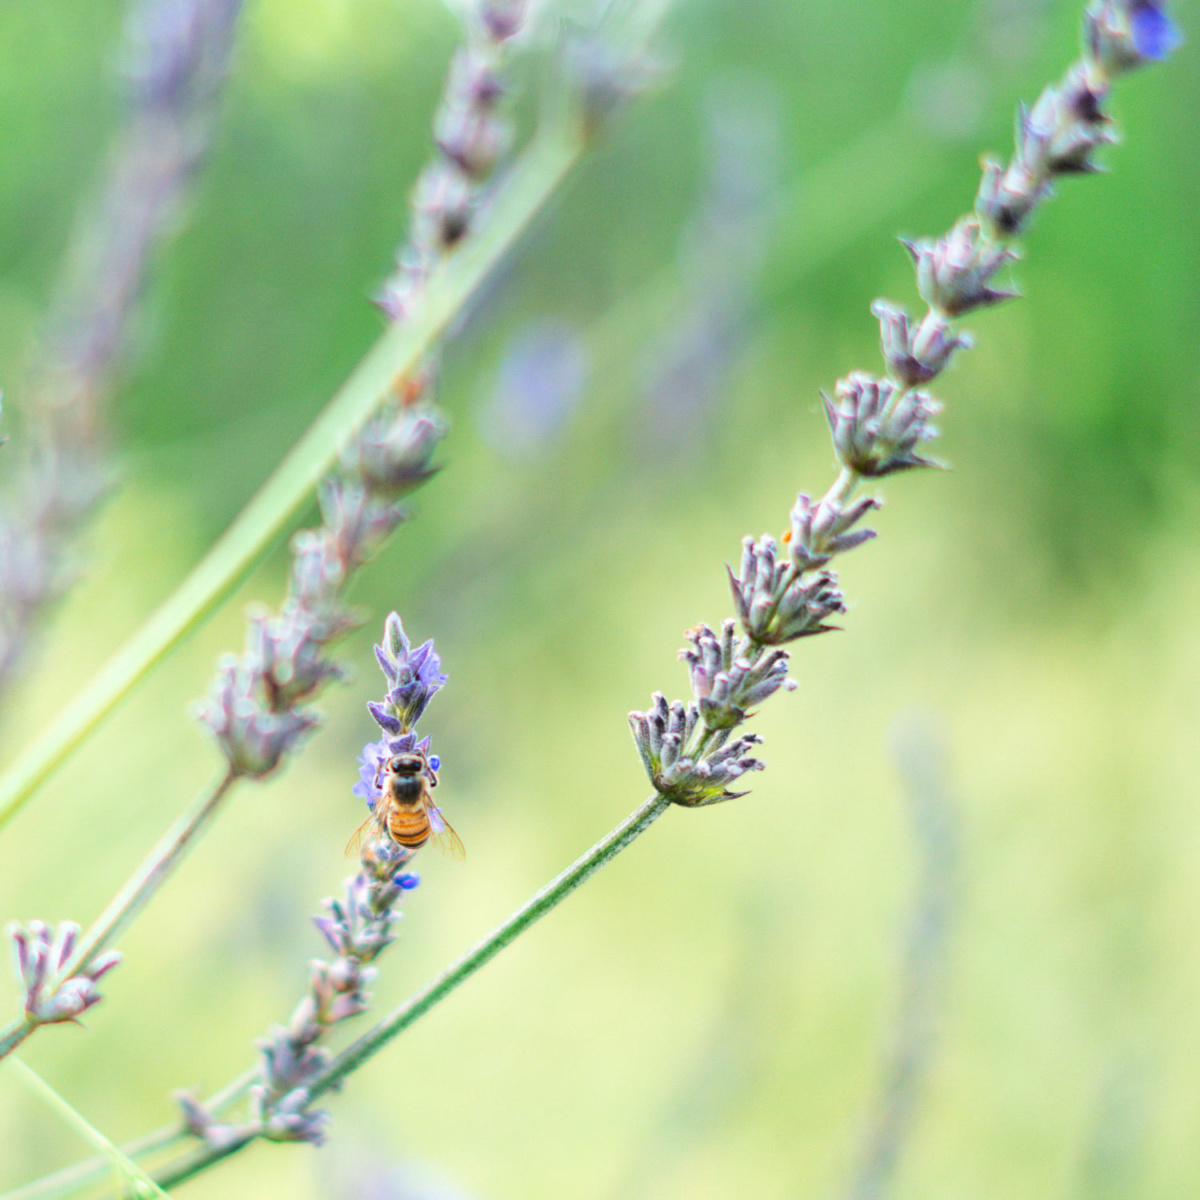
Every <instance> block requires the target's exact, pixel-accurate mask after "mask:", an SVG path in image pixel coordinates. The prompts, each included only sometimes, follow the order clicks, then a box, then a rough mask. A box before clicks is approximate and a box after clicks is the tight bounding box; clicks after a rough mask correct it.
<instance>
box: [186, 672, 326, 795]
mask: <svg viewBox="0 0 1200 1200" xmlns="http://www.w3.org/2000/svg"><path fill="white" fill-rule="evenodd" d="M266 691H267V689H266V684H265V680H264V677H263V674H262V671H261V669H260V667H259V665H258V664H257V663H256V662H255V661H253V660H252V659H250V658H243V659H242V660H240V661H239V660H238V659H236V658H234V656H233V655H223V656H222V658H221V659H220V660H219V661H218V664H217V674H216V677H215V678H214V680H213V683H212V687H211V688H210V690H209V696H208V700H207V701H205V702H204V703H203V704H201V705H200V706H199V708H198V709H197V712H196V715H197V718H198V719H199V721H200V722H201V723H202V724H203V725H206V726H207V727H208V730H209V732H210V733H211V734H212V735H213V737H214V738H216V741H217V744H218V746H220V748H221V751H222V753H223V754H224V755H225V758H226V760H227V761H228V763H229V765H230V767H231V768H232V769H233V771H234V772H235V773H236V774H238V775H248V776H252V777H254V778H259V779H261V778H262V777H263V776H264V775H268V774H270V773H271V772H272V771H274V770H275V768H276V767H278V766H279V764H280V762H282V760H283V758H284V756H285V755H286V754H287V753H288V752H289V751H291V750H293V749H294V748H295V747H296V745H297V744H298V743H299V742H300V740H301V739H302V738H303V737H304V736H305V735H306V734H307V733H309V732H310V731H311V730H312V729H313V728H315V727H316V726H317V725H318V724H319V723H320V718H319V717H318V716H317V715H316V714H315V713H313V712H310V711H306V710H301V711H295V710H285V711H284V712H272V711H271V710H270V708H269V707H268V706H267V701H266Z"/></svg>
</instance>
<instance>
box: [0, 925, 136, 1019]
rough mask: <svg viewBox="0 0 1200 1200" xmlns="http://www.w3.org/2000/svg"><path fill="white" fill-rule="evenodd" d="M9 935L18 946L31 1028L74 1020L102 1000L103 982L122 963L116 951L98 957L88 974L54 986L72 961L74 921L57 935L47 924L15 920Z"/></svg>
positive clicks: (85, 973)
mask: <svg viewBox="0 0 1200 1200" xmlns="http://www.w3.org/2000/svg"><path fill="white" fill-rule="evenodd" d="M8 934H9V936H10V937H11V938H12V939H13V941H14V942H15V943H16V947H17V970H18V973H19V974H20V976H21V984H22V986H23V987H24V988H25V1019H26V1021H28V1022H29V1024H30V1025H52V1024H54V1023H55V1022H57V1021H74V1020H76V1019H77V1018H78V1017H79V1015H80V1013H82V1012H85V1011H86V1010H87V1009H89V1008H91V1007H92V1005H93V1004H96V1003H98V1002H99V1001H100V999H101V996H100V989H99V988H98V987H97V986H96V985H97V984H98V983H99V982H100V979H101V978H102V977H103V976H104V975H106V974H107V973H108V972H109V971H111V970H112V969H113V967H115V966H116V965H117V964H118V963H119V962H120V961H121V955H120V954H119V953H118V952H117V951H116V950H109V951H108V952H107V953H106V954H101V955H99V956H98V957H97V958H96V960H95V961H94V962H93V963H92V965H91V966H90V967H88V969H87V970H86V971H84V972H83V973H82V974H80V975H73V976H71V978H70V979H64V980H63V981H62V982H61V983H57V984H56V983H55V982H54V981H55V976H56V974H57V973H58V972H59V971H61V970H62V969H63V968H64V967H65V966H66V965H67V963H68V961H69V960H70V958H71V952H72V951H73V950H74V949H75V942H76V940H77V939H78V937H79V926H78V925H76V924H75V922H74V921H63V922H62V923H61V924H60V925H59V927H58V932H57V934H55V932H54V930H52V929H51V927H50V926H49V925H47V924H46V923H45V922H44V921H30V923H29V924H28V926H23V925H20V924H18V923H17V922H16V921H14V922H13V923H12V924H10V925H9V927H8Z"/></svg>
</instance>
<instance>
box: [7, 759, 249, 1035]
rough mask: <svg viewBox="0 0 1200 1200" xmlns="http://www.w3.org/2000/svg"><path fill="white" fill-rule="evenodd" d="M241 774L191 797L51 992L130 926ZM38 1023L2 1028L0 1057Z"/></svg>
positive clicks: (50, 987) (224, 775)
mask: <svg viewBox="0 0 1200 1200" xmlns="http://www.w3.org/2000/svg"><path fill="white" fill-rule="evenodd" d="M236 779H237V776H236V775H235V774H234V773H233V771H231V770H226V771H224V772H223V773H222V774H221V775H219V776H218V777H217V778H216V779H215V780H213V782H212V783H211V784H209V786H208V787H206V788H205V789H204V790H203V791H202V792H201V793H200V794H199V795H198V796H197V797H196V798H195V799H194V800H193V801H192V803H191V804H190V805H189V806H188V808H187V809H186V811H185V812H184V813H183V814H182V815H181V816H180V817H179V819H178V820H177V821H176V822H175V824H174V825H172V826H171V828H170V829H168V830H167V832H166V833H165V834H163V836H162V838H161V840H160V841H159V843H158V845H157V846H155V847H154V849H153V850H151V851H150V853H149V854H148V855H147V856H146V857H145V859H144V860H143V861H142V865H141V866H140V867H138V869H137V870H136V871H135V872H134V873H133V874H132V875H131V876H130V877H129V879H128V880H127V881H126V883H125V886H124V887H122V888H121V890H120V891H119V892H118V893H117V894H116V895H115V896H114V897H113V898H112V900H111V901H110V903H109V905H108V907H107V908H106V909H105V910H104V911H103V912H102V913H101V914H100V915H99V916H98V917H97V918H96V920H95V921H93V922H92V924H91V927H90V928H89V929H88V931H87V932H86V933H85V934H84V935H83V937H82V938H81V939H80V941H79V945H78V947H77V948H76V950H75V953H74V954H73V955H72V956H71V959H70V961H69V962H68V963H67V964H66V966H64V967H63V968H62V970H61V971H59V972H58V973H57V975H56V976H55V977H54V978H53V979H50V980H48V981H47V983H46V992H47V994H52V993H53V992H54V989H55V988H56V987H57V986H58V985H59V984H60V983H62V982H63V981H64V980H66V979H70V978H71V976H73V975H79V974H81V973H82V972H84V971H86V970H87V968H88V967H89V966H91V965H92V963H93V962H95V960H96V957H97V956H98V955H99V954H100V953H102V952H103V951H104V950H105V949H107V948H108V947H109V946H111V945H112V944H113V943H114V942H115V941H116V940H117V938H118V937H120V935H121V934H122V933H124V932H125V930H126V929H127V928H128V927H129V925H130V923H131V922H132V921H133V919H134V918H135V917H136V916H137V915H138V913H139V912H141V910H142V909H143V908H144V907H145V906H146V904H147V903H148V902H149V900H150V898H151V897H152V896H153V895H154V893H155V892H157V891H158V889H159V888H160V887H161V886H162V885H163V884H164V883H165V882H166V880H167V878H168V877H169V876H170V875H171V873H172V872H173V871H174V870H175V868H176V867H177V866H178V865H179V864H180V862H182V860H183V857H184V855H185V854H186V853H187V852H188V850H189V849H191V846H192V844H193V843H194V842H195V841H196V839H197V838H198V837H199V836H200V834H201V833H202V832H203V831H204V829H205V828H206V827H207V825H208V824H209V822H210V821H211V820H212V819H213V817H214V816H215V815H216V813H217V810H218V809H219V808H220V807H221V802H222V800H224V798H225V796H226V795H227V794H228V793H229V790H230V788H231V787H232V786H233V784H234V781H235V780H236ZM36 1028H37V1026H36V1025H31V1024H30V1023H29V1022H28V1021H27V1020H26V1019H25V1018H19V1019H18V1020H16V1021H13V1022H12V1023H11V1024H10V1025H8V1026H7V1027H6V1028H5V1029H4V1030H3V1031H0V1058H3V1057H4V1056H5V1055H6V1054H9V1053H11V1052H12V1051H13V1050H15V1049H16V1048H17V1046H19V1045H20V1044H21V1042H23V1041H24V1040H25V1039H26V1038H27V1037H28V1036H29V1035H30V1034H31V1033H32V1032H33V1031H34V1029H36Z"/></svg>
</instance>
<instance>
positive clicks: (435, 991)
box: [154, 793, 670, 1187]
mask: <svg viewBox="0 0 1200 1200" xmlns="http://www.w3.org/2000/svg"><path fill="white" fill-rule="evenodd" d="M669 804H670V801H668V800H666V799H664V798H663V797H662V796H660V795H658V793H655V794H654V795H653V796H651V797H650V798H649V799H648V800H646V801H645V802H644V803H643V804H642V805H641V806H640V807H639V808H637V809H635V810H634V811H633V812H632V813H630V814H629V816H628V817H626V818H625V820H624V821H622V822H621V824H620V825H618V826H616V828H615V829H612V830H610V831H609V832H608V833H607V834H605V836H604V837H602V838H601V839H600V841H598V842H597V843H596V844H595V845H594V846H593V847H592V848H591V849H590V850H588V851H587V853H585V854H583V855H581V856H580V857H579V858H577V859H576V860H575V861H574V862H573V863H572V864H571V865H570V866H569V867H567V868H566V870H564V871H563V872H561V873H560V874H559V875H557V876H555V877H554V879H552V880H551V881H550V882H549V883H548V884H546V886H545V887H543V888H542V889H541V890H540V891H538V892H536V893H535V894H534V895H533V896H531V897H530V898H529V899H528V900H527V901H526V902H525V903H524V904H523V905H521V907H520V908H518V909H517V910H516V912H514V913H513V914H512V915H511V916H510V917H509V918H508V919H507V920H505V921H504V922H502V923H501V924H500V925H497V926H496V928H495V929H493V930H492V932H491V933H489V934H488V935H487V937H485V938H483V939H482V940H481V941H480V942H478V943H477V944H476V945H475V946H474V947H472V948H471V949H470V950H468V951H467V953H466V954H464V955H463V956H462V957H461V958H460V959H458V961H457V962H454V963H451V965H450V966H448V967H447V968H446V969H445V970H444V971H443V972H442V973H441V974H440V975H439V976H437V978H436V979H433V980H432V981H431V982H429V983H428V984H426V985H425V987H423V988H422V989H421V990H420V991H419V992H417V993H416V994H415V995H413V996H410V997H409V998H408V999H407V1000H405V1001H404V1003H403V1004H401V1005H399V1007H397V1008H394V1009H393V1010H392V1011H391V1012H390V1013H388V1015H387V1016H386V1017H384V1018H383V1020H381V1021H380V1022H379V1023H378V1024H377V1025H375V1026H374V1028H372V1029H370V1030H368V1031H367V1032H366V1033H364V1034H363V1035H362V1037H360V1038H359V1039H358V1040H357V1041H355V1042H352V1043H351V1044H350V1045H349V1046H347V1047H346V1049H345V1050H343V1051H342V1052H341V1053H340V1054H339V1055H337V1057H336V1058H334V1059H333V1060H332V1061H331V1062H330V1063H329V1064H328V1065H327V1066H326V1067H325V1069H324V1070H323V1071H322V1072H321V1073H320V1074H319V1075H317V1076H316V1078H315V1079H314V1080H313V1082H312V1083H311V1084H310V1085H309V1094H310V1095H311V1096H312V1098H313V1099H316V1098H317V1097H318V1096H320V1095H322V1094H323V1093H325V1092H327V1091H329V1090H330V1089H331V1088H335V1087H337V1086H338V1084H340V1083H341V1082H342V1081H343V1080H344V1079H345V1078H346V1076H347V1075H349V1074H351V1073H352V1072H353V1071H356V1070H357V1069H358V1068H359V1067H361V1066H362V1064H363V1063H365V1062H366V1061H367V1059H369V1058H371V1057H372V1056H373V1055H375V1054H377V1053H378V1052H379V1051H380V1050H382V1049H383V1047H384V1046H386V1045H387V1044H388V1042H390V1041H391V1040H392V1039H393V1038H394V1037H396V1036H397V1035H399V1034H401V1033H403V1032H404V1030H406V1029H407V1028H408V1027H409V1026H410V1025H411V1024H412V1023H413V1022H414V1021H416V1020H417V1018H418V1017H421V1016H423V1015H424V1014H425V1013H427V1012H428V1011H429V1010H430V1009H431V1008H433V1007H434V1005H436V1004H438V1003H439V1002H440V1001H442V1000H444V999H445V998H446V997H447V996H448V995H450V993H451V992H452V991H454V989H455V988H457V987H458V986H459V984H461V983H464V982H466V980H468V979H469V978H470V977H471V976H472V975H474V974H475V972H476V971H478V970H479V968H480V967H482V966H485V965H486V964H487V963H489V962H491V960H492V959H493V958H495V957H496V955H497V954H499V953H500V951H501V950H503V949H504V948H505V947H506V946H508V945H509V944H510V943H511V942H513V941H515V940H516V939H517V938H518V937H520V935H521V934H522V933H524V932H525V930H527V929H528V928H529V927H530V926H531V925H533V924H534V923H535V922H537V921H538V920H540V919H541V918H542V917H544V916H545V915H546V914H547V913H548V912H549V911H550V910H551V909H552V908H555V907H556V906H557V905H559V904H561V903H562V901H564V900H565V899H566V898H567V897H568V896H569V895H570V894H571V893H572V892H573V891H574V890H575V889H576V888H577V887H579V885H580V884H582V883H585V882H586V881H587V880H588V879H590V878H591V877H592V876H593V875H594V874H595V873H596V872H597V871H598V870H600V868H601V867H603V866H604V865H605V864H606V863H608V862H610V861H611V860H612V859H614V858H615V857H616V856H617V855H618V854H620V853H621V851H622V850H624V849H625V847H626V846H628V845H629V844H630V843H631V842H633V841H634V840H635V839H636V838H637V837H638V836H639V835H640V834H642V833H644V832H645V831H646V830H647V829H649V828H650V826H651V825H652V824H654V822H655V821H657V820H658V818H659V817H661V816H662V814H663V813H664V812H665V811H666V809H667V808H668V806H669ZM251 1140H252V1139H251V1138H249V1137H247V1138H246V1139H245V1141H242V1140H238V1141H237V1142H235V1143H234V1144H232V1145H230V1146H220V1147H213V1146H199V1147H197V1148H196V1149H195V1150H192V1151H191V1152H189V1153H188V1154H187V1155H185V1156H184V1157H183V1158H181V1159H180V1160H179V1161H178V1162H176V1163H174V1164H170V1165H168V1166H167V1167H165V1168H163V1169H162V1170H160V1171H158V1172H155V1173H154V1181H155V1182H156V1183H157V1184H159V1185H160V1186H161V1187H172V1186H173V1185H174V1184H177V1183H182V1182H183V1181H184V1180H185V1179H190V1178H191V1177H192V1176H193V1175H196V1174H198V1173H199V1172H201V1171H203V1170H204V1169H205V1168H206V1167H210V1166H212V1164H213V1163H216V1162H219V1161H220V1160H221V1159H223V1158H227V1157H228V1156H229V1155H230V1154H233V1153H234V1152H235V1151H237V1150H240V1149H241V1148H242V1147H243V1146H245V1145H247V1144H249V1142H250V1141H251Z"/></svg>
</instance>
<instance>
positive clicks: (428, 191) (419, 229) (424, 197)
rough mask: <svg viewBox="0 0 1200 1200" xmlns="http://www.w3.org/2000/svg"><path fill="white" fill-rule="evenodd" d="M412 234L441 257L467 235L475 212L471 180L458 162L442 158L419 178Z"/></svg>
mask: <svg viewBox="0 0 1200 1200" xmlns="http://www.w3.org/2000/svg"><path fill="white" fill-rule="evenodd" d="M412 209H413V221H412V230H411V233H410V237H411V238H412V240H413V242H414V243H415V244H416V245H419V246H423V247H426V248H427V249H428V250H429V252H430V253H431V254H433V255H437V256H441V255H443V254H445V253H446V252H447V251H449V250H452V249H453V248H454V247H455V246H457V245H458V243H459V242H461V241H462V239H463V238H464V237H466V235H467V233H468V232H469V231H470V228H471V217H472V215H473V214H474V211H475V197H474V194H473V191H472V188H471V181H470V179H469V178H468V177H467V174H466V172H464V171H463V169H462V167H460V166H459V165H458V164H457V163H456V162H452V161H450V160H449V159H445V158H443V159H439V160H438V161H436V162H435V163H433V164H432V165H431V166H428V167H426V168H425V170H424V171H422V172H421V174H420V176H419V178H418V179H417V185H416V187H415V188H414V189H413V197H412Z"/></svg>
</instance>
